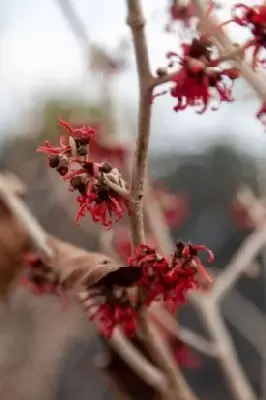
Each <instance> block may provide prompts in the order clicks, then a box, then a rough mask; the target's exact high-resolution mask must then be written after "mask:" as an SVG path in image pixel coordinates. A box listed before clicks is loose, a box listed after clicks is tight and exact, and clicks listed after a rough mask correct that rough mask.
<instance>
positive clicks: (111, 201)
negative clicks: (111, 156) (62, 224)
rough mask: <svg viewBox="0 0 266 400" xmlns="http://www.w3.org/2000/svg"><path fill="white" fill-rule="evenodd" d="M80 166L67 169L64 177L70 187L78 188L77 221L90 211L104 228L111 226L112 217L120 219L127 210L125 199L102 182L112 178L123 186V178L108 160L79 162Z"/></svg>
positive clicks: (72, 189)
mask: <svg viewBox="0 0 266 400" xmlns="http://www.w3.org/2000/svg"><path fill="white" fill-rule="evenodd" d="M80 164H81V168H80V169H77V170H74V171H70V172H69V173H68V174H67V175H65V177H64V179H65V180H69V181H70V190H71V191H75V190H78V191H79V193H80V195H79V196H77V202H78V205H79V210H78V212H77V216H76V223H77V224H79V222H80V220H81V219H82V218H83V217H85V215H86V214H87V213H89V214H91V217H92V220H93V221H94V222H100V223H101V224H102V225H103V226H104V227H105V228H106V229H110V228H111V227H112V225H113V221H114V219H115V220H116V221H119V220H120V219H121V218H122V217H123V215H124V212H125V211H128V210H129V202H128V199H126V198H125V197H123V196H121V195H120V194H118V193H117V192H116V191H114V190H112V189H111V188H110V187H109V186H108V185H106V183H105V179H110V180H112V182H113V183H116V184H118V185H119V187H121V188H122V189H125V188H126V185H125V182H124V181H123V180H122V178H121V176H120V174H119V173H118V171H117V170H116V169H113V168H112V166H111V165H110V164H108V163H102V164H97V163H93V162H90V161H89V162H86V161H84V162H80Z"/></svg>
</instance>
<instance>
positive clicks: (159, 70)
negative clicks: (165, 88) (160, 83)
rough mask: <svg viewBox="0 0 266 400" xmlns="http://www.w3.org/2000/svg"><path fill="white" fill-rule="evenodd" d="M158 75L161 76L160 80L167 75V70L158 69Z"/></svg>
mask: <svg viewBox="0 0 266 400" xmlns="http://www.w3.org/2000/svg"><path fill="white" fill-rule="evenodd" d="M156 75H157V76H159V77H160V78H161V77H162V76H165V75H167V68H157V70H156Z"/></svg>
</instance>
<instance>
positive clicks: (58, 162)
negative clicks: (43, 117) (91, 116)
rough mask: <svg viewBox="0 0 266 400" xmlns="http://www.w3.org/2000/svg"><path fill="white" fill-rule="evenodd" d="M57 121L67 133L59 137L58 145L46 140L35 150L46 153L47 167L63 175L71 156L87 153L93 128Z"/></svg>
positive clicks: (93, 131) (65, 172) (93, 132)
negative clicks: (73, 125) (73, 126)
mask: <svg viewBox="0 0 266 400" xmlns="http://www.w3.org/2000/svg"><path fill="white" fill-rule="evenodd" d="M58 121H59V123H60V124H61V125H62V126H63V127H64V128H65V129H66V130H67V134H66V135H64V136H61V137H60V139H59V144H60V145H59V146H53V145H52V144H51V143H50V142H49V141H48V140H46V141H45V142H44V144H43V145H41V146H38V147H37V152H41V153H45V154H47V155H48V164H49V167H50V168H55V169H56V171H57V172H58V173H59V174H60V175H62V176H64V175H66V174H67V173H68V170H69V166H70V165H71V163H72V159H73V157H76V156H81V157H83V156H86V155H87V154H88V149H87V145H88V144H89V143H90V140H91V137H92V136H93V135H94V134H95V130H94V129H92V128H91V127H89V126H82V127H80V128H72V126H71V125H70V124H69V123H67V122H65V121H63V120H61V119H58Z"/></svg>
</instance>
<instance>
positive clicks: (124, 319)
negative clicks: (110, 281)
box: [79, 288, 138, 338]
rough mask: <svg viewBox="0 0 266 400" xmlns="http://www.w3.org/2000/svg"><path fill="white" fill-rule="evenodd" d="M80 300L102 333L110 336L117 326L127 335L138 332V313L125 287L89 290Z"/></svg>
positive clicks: (80, 296) (130, 335)
mask: <svg viewBox="0 0 266 400" xmlns="http://www.w3.org/2000/svg"><path fill="white" fill-rule="evenodd" d="M99 298H100V299H101V300H99ZM79 300H80V301H82V304H83V308H84V310H85V311H86V312H87V313H88V315H89V320H90V321H94V322H96V323H97V325H98V328H99V333H100V335H102V336H105V337H107V338H110V337H111V336H112V334H113V331H114V329H115V328H116V327H117V326H119V327H120V328H121V329H122V331H123V332H124V334H125V335H126V336H129V337H132V336H134V335H135V334H136V330H137V318H138V315H137V312H136V310H135V309H134V307H133V305H132V303H131V301H130V300H129V297H128V295H127V293H126V291H125V290H124V289H123V288H104V289H102V290H100V291H98V290H96V291H95V290H89V291H88V292H86V293H83V294H80V295H79Z"/></svg>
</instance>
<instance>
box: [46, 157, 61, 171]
mask: <svg viewBox="0 0 266 400" xmlns="http://www.w3.org/2000/svg"><path fill="white" fill-rule="evenodd" d="M48 163H49V167H51V168H56V167H58V165H59V163H60V157H59V156H57V155H49V156H48Z"/></svg>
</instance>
